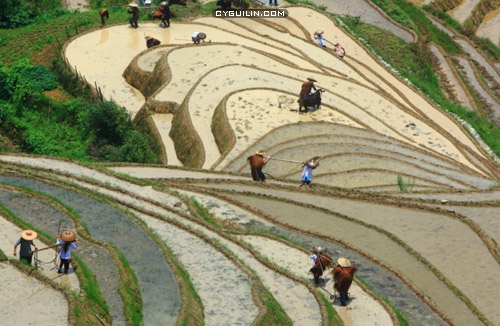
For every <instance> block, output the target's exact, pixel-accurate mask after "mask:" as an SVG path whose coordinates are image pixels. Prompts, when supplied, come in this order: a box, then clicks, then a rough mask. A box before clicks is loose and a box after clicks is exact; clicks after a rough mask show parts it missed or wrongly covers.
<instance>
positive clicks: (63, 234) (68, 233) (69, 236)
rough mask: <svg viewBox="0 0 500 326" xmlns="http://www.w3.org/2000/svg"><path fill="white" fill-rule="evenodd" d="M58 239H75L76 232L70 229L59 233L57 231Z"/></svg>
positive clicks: (67, 240)
mask: <svg viewBox="0 0 500 326" xmlns="http://www.w3.org/2000/svg"><path fill="white" fill-rule="evenodd" d="M59 239H61V240H62V241H65V242H71V241H75V239H76V234H75V232H73V231H70V230H66V231H62V232H61V233H59Z"/></svg>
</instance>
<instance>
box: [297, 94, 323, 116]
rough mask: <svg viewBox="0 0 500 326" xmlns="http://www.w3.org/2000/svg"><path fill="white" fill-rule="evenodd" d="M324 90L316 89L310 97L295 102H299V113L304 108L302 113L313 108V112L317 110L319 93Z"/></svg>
mask: <svg viewBox="0 0 500 326" xmlns="http://www.w3.org/2000/svg"><path fill="white" fill-rule="evenodd" d="M324 91H325V90H324V89H322V88H321V89H318V90H317V91H316V92H314V93H312V94H311V95H306V96H305V97H304V99H301V98H299V99H298V100H297V102H299V112H300V110H301V109H302V107H303V108H304V111H307V109H309V108H313V109H314V110H316V109H318V108H319V107H320V106H321V93H323V92H324Z"/></svg>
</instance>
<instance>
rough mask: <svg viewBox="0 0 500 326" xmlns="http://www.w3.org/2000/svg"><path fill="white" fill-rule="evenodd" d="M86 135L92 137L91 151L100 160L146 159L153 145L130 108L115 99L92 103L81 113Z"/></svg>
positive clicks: (88, 150) (82, 127)
mask: <svg viewBox="0 0 500 326" xmlns="http://www.w3.org/2000/svg"><path fill="white" fill-rule="evenodd" d="M80 126H81V130H82V136H83V138H86V139H89V140H90V142H89V146H88V147H87V154H88V155H89V156H90V157H92V158H94V159H97V160H105V161H115V162H137V163H144V162H146V159H147V157H148V150H149V146H148V144H147V141H146V138H145V137H144V136H143V135H142V134H141V133H139V132H138V131H137V130H135V128H134V125H133V123H132V120H131V119H130V115H129V114H128V113H127V111H126V109H125V108H123V107H119V106H118V105H116V104H115V103H114V102H103V103H100V104H98V105H92V104H89V105H87V107H86V108H85V110H84V111H83V112H82V113H81V114H80Z"/></svg>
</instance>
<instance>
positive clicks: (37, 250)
mask: <svg viewBox="0 0 500 326" xmlns="http://www.w3.org/2000/svg"><path fill="white" fill-rule="evenodd" d="M61 245H62V243H59V244H56V245H53V246H49V247H45V248H42V249H36V250H32V251H30V253H33V252H39V251H43V250H47V249H50V248H55V247H58V246H61Z"/></svg>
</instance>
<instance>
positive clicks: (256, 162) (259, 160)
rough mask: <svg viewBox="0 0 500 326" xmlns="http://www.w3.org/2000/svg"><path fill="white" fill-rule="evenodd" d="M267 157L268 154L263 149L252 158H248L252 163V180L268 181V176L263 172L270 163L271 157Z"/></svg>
mask: <svg viewBox="0 0 500 326" xmlns="http://www.w3.org/2000/svg"><path fill="white" fill-rule="evenodd" d="M265 156H266V153H265V152H264V150H262V149H261V150H260V151H258V152H257V153H255V154H253V155H252V156H249V157H247V160H248V161H249V162H250V171H251V173H252V179H253V180H254V181H262V182H265V181H266V175H265V174H264V172H262V168H263V167H264V165H266V164H267V162H269V160H270V159H271V156H270V155H268V156H267V157H265Z"/></svg>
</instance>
